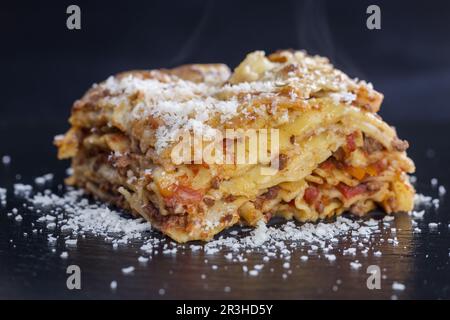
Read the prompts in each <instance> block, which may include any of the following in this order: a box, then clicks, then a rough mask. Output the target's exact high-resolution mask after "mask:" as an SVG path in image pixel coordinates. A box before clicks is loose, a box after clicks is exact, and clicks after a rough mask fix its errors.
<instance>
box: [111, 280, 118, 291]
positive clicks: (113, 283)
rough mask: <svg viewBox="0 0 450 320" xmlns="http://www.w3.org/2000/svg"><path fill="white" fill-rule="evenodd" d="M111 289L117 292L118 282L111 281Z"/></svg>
mask: <svg viewBox="0 0 450 320" xmlns="http://www.w3.org/2000/svg"><path fill="white" fill-rule="evenodd" d="M109 287H110V288H111V290H116V289H117V281H115V280H113V281H111V283H110V285H109Z"/></svg>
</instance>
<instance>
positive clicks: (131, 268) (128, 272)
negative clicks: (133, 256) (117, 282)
mask: <svg viewBox="0 0 450 320" xmlns="http://www.w3.org/2000/svg"><path fill="white" fill-rule="evenodd" d="M133 272H134V267H133V266H130V267H126V268H122V273H123V274H125V275H127V274H131V273H133Z"/></svg>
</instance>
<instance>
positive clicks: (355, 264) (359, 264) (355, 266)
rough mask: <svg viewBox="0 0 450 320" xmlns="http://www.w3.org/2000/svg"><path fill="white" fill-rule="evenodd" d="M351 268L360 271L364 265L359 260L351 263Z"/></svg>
mask: <svg viewBox="0 0 450 320" xmlns="http://www.w3.org/2000/svg"><path fill="white" fill-rule="evenodd" d="M350 267H351V268H352V269H354V270H358V269H360V268H361V267H362V264H361V263H359V261H358V260H356V261H352V262H350Z"/></svg>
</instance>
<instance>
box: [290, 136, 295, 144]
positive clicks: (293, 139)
mask: <svg viewBox="0 0 450 320" xmlns="http://www.w3.org/2000/svg"><path fill="white" fill-rule="evenodd" d="M289 142H290V143H291V144H294V143H295V136H294V135H292V136H290V137H289Z"/></svg>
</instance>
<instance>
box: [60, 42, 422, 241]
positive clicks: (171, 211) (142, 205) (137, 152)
mask: <svg viewBox="0 0 450 320" xmlns="http://www.w3.org/2000/svg"><path fill="white" fill-rule="evenodd" d="M382 99H383V96H382V95H381V94H380V93H378V92H377V91H375V90H374V89H373V88H372V85H370V84H368V83H366V82H364V81H358V80H353V79H350V78H349V77H348V76H347V75H345V74H344V73H342V72H341V71H339V70H336V69H335V68H334V67H333V66H332V65H331V64H330V63H329V61H328V60H327V59H325V58H322V57H317V56H314V57H313V56H309V55H307V54H306V53H304V52H301V51H278V52H275V53H273V54H270V55H268V56H266V55H265V54H264V53H263V52H259V51H257V52H253V53H250V54H249V55H248V56H247V57H246V58H245V59H244V61H243V62H242V63H241V64H240V65H239V66H238V67H237V68H236V69H235V70H234V72H231V71H230V70H229V69H228V67H227V66H225V65H222V64H205V65H200V64H196V65H186V66H181V67H178V68H174V69H162V70H152V71H132V72H125V73H122V74H119V75H116V76H113V77H110V78H108V79H107V80H106V81H104V82H102V83H100V84H96V85H94V86H93V87H92V88H91V89H90V90H89V91H88V92H87V93H86V94H85V95H84V97H83V98H82V99H80V100H78V101H76V102H75V104H74V106H73V109H72V115H71V117H70V124H71V128H70V130H69V131H68V132H67V133H66V134H65V135H64V136H59V137H57V138H56V139H55V142H56V145H57V146H58V148H59V157H60V158H61V159H64V158H71V159H72V168H73V175H72V176H71V177H70V178H68V180H67V182H68V183H69V184H71V185H75V186H78V187H81V188H83V189H84V190H86V191H87V192H89V193H91V194H92V195H94V196H95V197H97V198H99V199H102V200H104V201H107V202H109V203H111V204H114V205H116V206H119V207H121V208H124V209H126V210H129V211H130V212H132V213H133V214H134V215H135V216H142V217H144V218H145V219H147V220H148V221H150V223H151V224H152V225H153V226H154V227H155V228H157V229H159V230H161V231H162V232H163V233H165V234H167V235H168V236H170V237H171V238H173V239H174V240H176V241H179V242H186V241H190V240H210V239H212V237H213V236H214V235H215V234H217V233H219V232H220V231H221V230H223V229H225V228H228V227H230V226H232V225H235V224H245V225H250V226H255V225H257V224H258V223H261V221H262V222H267V221H269V220H270V219H271V218H272V217H274V216H283V217H285V218H287V219H292V218H295V219H297V220H299V221H316V220H318V219H326V218H331V217H333V216H336V215H339V214H341V213H343V212H345V211H349V212H351V213H353V214H355V215H359V216H362V215H364V214H366V213H368V212H369V211H371V210H373V209H374V208H376V207H380V208H382V209H383V210H384V211H386V212H387V213H392V212H396V211H410V210H411V209H412V207H413V197H414V189H413V188H412V187H411V185H410V184H409V182H408V177H407V173H412V172H414V164H413V162H412V161H411V160H410V159H409V158H408V157H407V155H406V153H405V150H406V149H407V147H408V143H407V142H406V141H403V140H400V139H399V138H398V137H397V134H396V132H395V129H394V128H393V127H391V126H389V125H387V124H386V123H385V122H384V121H383V120H382V119H381V118H380V117H379V116H378V115H377V112H378V110H379V107H380V105H381V102H382ZM236 132H237V133H236ZM242 132H244V134H242ZM228 133H230V135H229V134H228ZM262 133H264V134H262ZM255 137H256V138H255ZM253 138H255V139H253ZM186 141H188V142H189V143H188V144H186ZM210 146H213V147H212V148H211V147H210ZM182 147H183V148H182ZM180 150H181V151H180ZM199 150H200V151H199ZM239 150H240V151H242V153H241V154H239V152H238V151H239ZM208 152H209V153H208ZM255 152H256V156H255ZM242 154H243V155H244V157H243V158H242V157H239V156H240V155H242ZM180 155H183V157H180ZM206 155H209V158H208V157H207V156H206ZM186 156H187V157H186ZM207 158H208V159H207ZM242 160H243V161H242Z"/></svg>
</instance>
